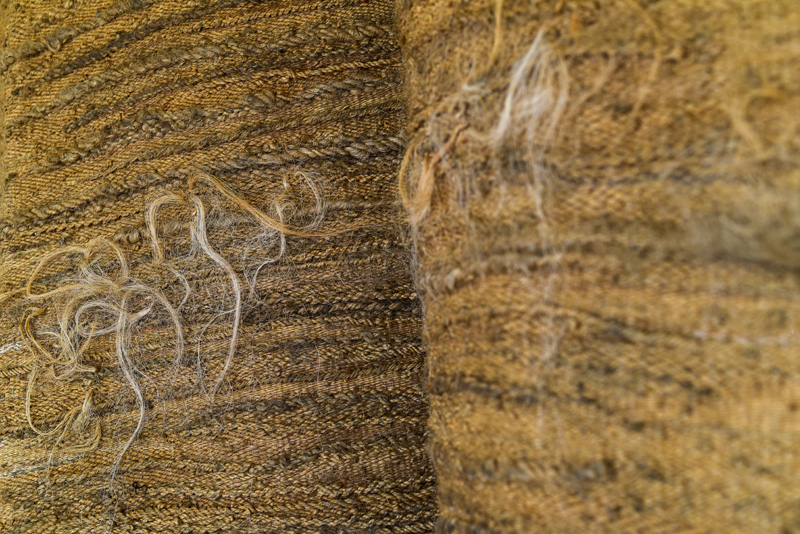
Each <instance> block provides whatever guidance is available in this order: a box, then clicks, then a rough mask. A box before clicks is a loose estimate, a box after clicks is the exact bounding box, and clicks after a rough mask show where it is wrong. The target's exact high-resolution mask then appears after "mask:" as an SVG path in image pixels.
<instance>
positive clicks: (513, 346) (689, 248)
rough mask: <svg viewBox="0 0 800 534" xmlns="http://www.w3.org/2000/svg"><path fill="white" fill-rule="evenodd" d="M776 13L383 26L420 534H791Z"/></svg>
mask: <svg viewBox="0 0 800 534" xmlns="http://www.w3.org/2000/svg"><path fill="white" fill-rule="evenodd" d="M797 8H798V4H797V2H796V1H794V0H783V1H775V0H728V1H708V0H702V1H701V0H697V1H694V0H690V1H682V2H669V1H648V2H642V1H639V0H614V1H603V2H597V1H584V0H574V1H573V0H567V1H552V2H533V1H530V2H528V1H511V0H507V1H505V2H503V1H502V0H500V1H499V2H490V1H487V0H483V1H481V0H479V1H475V2H469V3H464V2H459V1H448V0H435V1H433V0H419V1H413V2H400V3H399V4H398V19H399V25H400V31H401V38H400V41H401V45H402V47H403V57H404V65H405V70H406V84H407V89H406V91H407V94H408V97H409V121H410V124H409V132H410V139H409V147H410V148H409V150H410V155H409V157H408V160H407V161H408V166H407V169H406V170H407V173H404V175H403V176H402V177H401V178H402V179H403V182H404V184H403V188H404V193H405V196H406V201H407V205H408V207H409V210H410V212H411V216H412V218H413V219H414V220H415V221H416V222H417V224H416V227H415V240H416V247H417V262H418V270H417V277H418V282H419V285H420V287H421V288H422V289H423V291H424V293H423V302H424V306H425V312H426V319H425V322H426V339H427V342H428V344H429V369H430V374H429V389H430V396H431V397H430V402H431V420H430V431H431V435H432V453H433V459H434V465H435V469H436V475H437V480H438V482H437V484H438V486H437V491H438V499H439V503H440V518H439V520H438V523H437V525H438V527H437V528H438V531H439V532H442V533H450V532H458V533H470V534H476V533H484V532H485V533H531V532H552V533H566V532H575V533H578V532H581V533H583V532H648V533H653V532H774V533H788V532H796V531H798V530H800V508H798V503H800V486H798V484H797V477H798V475H799V474H800V455H798V454H797V445H798V443H800V408H799V407H800V358H798V354H799V353H798V348H799V347H798V346H799V345H800V280H798V268H800V249H798V246H797V243H798V236H800V215H798V213H800V202H798V199H799V198H800V145H799V144H798V139H800V132H799V131H798V124H800V119H798V113H797V111H798V109H800V34H798V31H797V30H798V28H800V10H798V9H797ZM498 13H499V23H498ZM537 36H538V37H539V39H538V41H537Z"/></svg>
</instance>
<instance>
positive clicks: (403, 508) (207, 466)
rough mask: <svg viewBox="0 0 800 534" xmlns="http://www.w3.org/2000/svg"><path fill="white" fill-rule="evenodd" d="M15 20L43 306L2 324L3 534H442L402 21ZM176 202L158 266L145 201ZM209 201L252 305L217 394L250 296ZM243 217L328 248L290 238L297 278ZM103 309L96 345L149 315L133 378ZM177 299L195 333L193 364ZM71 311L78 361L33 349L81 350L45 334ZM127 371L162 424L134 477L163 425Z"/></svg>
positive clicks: (11, 35) (6, 244) (7, 122)
mask: <svg viewBox="0 0 800 534" xmlns="http://www.w3.org/2000/svg"><path fill="white" fill-rule="evenodd" d="M2 13H3V17H4V20H5V22H6V24H5V25H4V28H5V33H4V36H3V43H2V44H3V55H2V67H3V73H2V76H3V80H2V99H3V108H4V136H3V138H4V142H5V151H4V154H3V163H4V169H5V172H4V174H3V188H2V198H1V199H0V258H2V263H0V293H4V292H5V293H9V292H11V293H13V292H14V291H17V293H14V294H12V295H11V296H8V295H6V297H5V301H4V302H3V304H2V305H3V310H2V313H0V340H1V341H0V398H2V399H3V407H2V413H1V414H0V415H1V418H0V443H2V445H0V530H2V531H3V532H8V533H22V532H35V533H37V534H43V533H49V532H63V533H78V532H92V533H94V532H106V531H109V532H153V533H163V532H187V533H188V532H191V533H200V532H209V533H210V532H220V533H222V532H225V533H231V532H259V533H262V532H329V533H333V532H348V533H351V532H376V533H377V532H387V533H388V532H392V533H396V532H409V533H411V532H426V531H430V530H431V528H432V522H433V518H434V516H435V501H434V490H433V475H432V471H431V467H430V462H429V460H428V459H427V457H426V455H425V454H424V450H423V447H424V444H425V435H426V429H425V423H426V419H427V403H426V400H425V397H424V395H423V390H422V385H421V384H422V368H423V364H424V350H423V346H422V342H421V339H420V327H421V321H420V311H419V303H418V300H417V298H416V296H415V292H414V289H413V285H412V281H411V277H410V274H409V260H408V254H407V252H406V250H405V249H404V247H403V246H402V243H401V238H400V231H399V222H400V220H401V214H400V210H399V203H398V202H397V200H396V182H395V177H396V172H397V167H398V165H399V160H400V158H401V156H402V151H403V148H404V141H403V128H404V125H405V115H404V103H403V102H402V100H401V68H400V54H399V48H398V45H397V43H396V36H395V31H394V19H393V5H392V3H391V2H387V1H382V0H381V1H366V2H362V1H358V2H354V1H350V0H334V1H327V0H326V1H318V2H298V1H282V2H266V1H264V2H260V1H243V0H220V1H186V0H164V1H158V2H155V1H149V0H125V1H114V2H111V1H108V0H104V1H83V0H75V1H73V0H69V1H66V2H65V1H63V0H57V1H56V0H46V1H42V0H39V1H35V2H14V3H10V2H4V3H3V7H2ZM208 176H211V177H213V178H215V179H217V180H219V181H220V182H221V183H223V184H224V185H226V186H227V187H228V188H229V189H230V191H232V192H233V193H235V195H236V196H235V197H234V196H232V195H229V196H226V195H225V194H222V189H220V188H219V187H216V186H214V185H213V184H211V183H210V182H209V181H208V179H207V178H204V177H208ZM315 191H316V193H318V197H319V199H321V201H323V202H324V207H325V210H324V213H323V212H322V210H321V209H320V206H318V205H317V198H316V196H315V194H316V193H315ZM164 195H168V196H169V195H172V196H171V197H169V198H172V199H173V201H171V202H170V203H169V204H168V205H164V206H163V207H162V208H161V209H159V210H158V213H157V217H156V219H157V225H156V231H157V236H158V240H159V241H160V242H161V247H162V248H163V250H164V259H163V260H161V261H159V260H158V258H157V255H156V252H155V251H154V249H153V248H152V247H151V245H152V242H151V241H152V240H151V238H150V235H149V234H148V232H147V229H146V227H145V208H146V206H147V205H148V203H149V202H151V201H153V200H154V199H158V198H163V197H164ZM193 198H194V199H197V201H198V202H201V203H202V207H203V210H205V211H206V214H207V217H206V219H205V224H206V225H207V239H208V242H209V243H210V245H211V247H213V248H214V250H215V251H216V252H218V253H219V256H220V257H221V258H223V260H224V261H227V262H229V263H230V265H231V266H232V268H233V269H234V270H235V271H236V274H237V276H238V278H239V279H240V285H241V286H242V292H243V299H244V303H243V306H242V324H241V327H240V328H239V339H238V343H237V346H236V353H235V355H234V357H233V359H232V361H231V365H230V368H229V369H228V370H227V373H226V374H225V375H224V379H222V381H221V384H220V387H219V391H218V392H217V393H216V395H215V396H212V395H211V389H212V386H213V384H214V383H215V381H216V380H217V379H218V377H221V376H222V370H223V367H224V362H225V359H226V354H227V351H228V346H229V340H230V339H231V336H232V333H233V317H234V314H233V312H232V310H233V309H234V300H235V299H234V284H233V281H232V280H231V279H229V277H228V276H226V273H225V272H224V269H223V268H222V267H221V265H223V263H222V262H221V261H218V260H216V259H213V257H212V256H210V255H208V254H204V253H203V249H202V246H201V245H202V240H201V238H200V237H197V235H195V236H193V235H192V233H191V232H197V231H198V230H197V226H196V223H195V218H196V216H197V213H198V211H199V210H200V208H198V205H196V204H193V203H192V202H193V201H192V199H193ZM232 198H239V199H244V200H245V201H247V202H250V203H251V204H252V205H253V206H255V207H257V208H258V209H259V210H262V213H264V214H266V215H268V216H270V217H273V218H275V219H276V220H280V221H283V222H285V223H286V224H287V225H288V226H289V227H291V228H294V229H303V228H305V229H306V230H307V231H306V232H305V233H306V235H305V236H303V235H297V232H295V233H291V232H289V233H284V234H283V235H284V236H285V240H286V242H285V247H284V248H285V251H284V253H283V255H282V257H280V259H275V258H277V256H278V255H279V252H280V251H281V249H282V246H283V245H282V243H281V232H271V233H270V232H265V229H264V228H263V227H261V226H260V225H259V224H257V222H256V220H255V219H253V217H251V216H250V214H249V212H248V211H247V210H244V209H242V204H241V203H238V204H237V202H234V201H232V200H231V199H232ZM315 221H317V222H319V221H321V222H319V224H316V225H315V224H313V223H314V222H315ZM309 229H310V230H309ZM198 235H199V234H198ZM98 238H105V239H107V240H108V241H102V240H98ZM108 243H111V245H109V244H108ZM87 246H89V247H90V249H87V250H88V252H85V253H84V252H80V250H82V249H78V248H74V247H87ZM70 247H73V248H70ZM114 247H118V248H119V250H121V251H122V253H123V257H124V258H125V261H127V262H128V264H129V267H130V274H129V275H126V274H125V273H124V272H123V271H124V269H123V268H122V261H123V260H121V259H120V258H119V257H117V255H116V252H115V248H114ZM64 250H68V251H69V250H71V251H72V252H69V253H67V254H65V255H63V256H58V257H53V258H52V259H51V260H50V261H48V262H47V263H46V264H45V265H44V266H43V268H42V269H41V272H40V273H38V274H37V276H36V277H35V279H34V280H33V281H32V284H31V286H30V288H29V289H30V292H31V294H34V295H35V294H41V293H43V292H45V290H54V289H58V288H64V287H67V288H68V290H65V292H62V293H55V294H53V295H52V298H39V299H35V298H34V299H33V300H31V299H25V298H22V297H23V295H22V294H20V293H19V292H18V290H19V289H20V288H24V286H25V283H26V280H28V277H29V276H30V275H31V274H32V273H33V271H34V268H35V267H36V265H37V264H38V263H39V262H40V260H42V258H45V257H46V255H47V254H51V253H53V252H56V251H64ZM270 259H273V260H274V261H272V262H271V263H265V264H264V262H267V261H268V260H270ZM261 264H264V265H263V267H261V268H260V271H259V270H258V267H259V266H260V265H261ZM92 273H94V274H96V275H97V276H96V277H95V278H99V279H100V280H101V281H102V282H96V281H95V282H92V281H91V280H92V278H91V276H90V275H92ZM256 274H257V275H258V276H257V278H255V288H254V292H252V293H251V292H250V288H249V287H248V282H252V281H253V280H254V277H255V275H256ZM181 277H182V278H181ZM70 284H73V285H76V287H73V288H72V289H69V286H70ZM92 284H94V285H93V286H92ZM103 284H105V285H103ZM126 284H127V286H126ZM134 284H139V285H140V286H141V287H140V289H138V290H135V289H134V290H130V294H129V295H128V297H126V296H125V295H120V294H119V293H120V289H119V288H121V287H123V286H126V287H129V288H130V287H133V285H134ZM78 286H80V287H78ZM89 286H91V287H89ZM87 287H88V289H87ZM137 287H139V286H137ZM81 288H83V289H81ZM143 288H147V290H146V291H145V289H143ZM185 290H191V292H190V293H189V295H188V296H185V295H186V291H185ZM79 291H84V293H80V292H79ZM159 292H160V293H159ZM83 294H85V295H86V299H85V301H86V302H91V301H92V299H94V300H95V301H96V300H101V301H102V302H106V303H109V304H108V306H109V307H107V308H97V307H96V308H93V309H91V310H89V311H87V312H86V313H85V314H84V316H86V317H89V316H91V317H92V318H93V320H95V323H94V327H95V331H102V330H103V328H105V327H106V326H107V324H108V317H107V316H104V315H103V314H104V313H106V314H111V315H112V316H113V315H114V314H115V313H116V314H117V315H121V313H120V312H119V311H118V310H119V309H123V310H124V311H125V313H126V314H127V315H128V319H127V321H128V324H130V325H134V322H135V321H137V320H139V321H140V322H139V323H136V324H135V325H134V326H132V327H131V328H129V329H127V330H125V331H126V332H128V333H129V334H130V339H127V340H125V339H123V340H122V344H123V350H125V351H127V353H126V354H127V356H125V358H127V359H128V360H130V362H129V363H130V366H128V365H126V364H125V362H126V360H125V359H124V358H123V359H120V355H119V347H118V344H117V341H116V339H115V335H114V332H106V333H103V334H102V335H100V334H96V335H95V334H92V332H91V331H90V330H91V329H90V328H89V325H84V326H85V327H83V326H81V325H77V326H76V325H75V324H73V323H77V322H80V321H79V320H78V319H76V318H75V317H74V316H73V315H74V314H73V315H70V313H69V312H70V311H71V312H76V309H77V306H79V305H80V302H84V301H83V300H80V299H78V301H77V302H76V301H74V299H76V298H77V297H76V296H75V295H83ZM67 295H70V296H71V297H69V298H73V304H74V306H75V308H73V309H72V310H70V309H69V306H67V303H68V302H69V300H68V297H67ZM159 295H163V296H164V297H165V299H166V301H168V303H170V304H171V305H172V306H174V308H175V309H176V310H177V313H178V314H179V319H180V322H181V324H182V328H183V334H184V338H185V351H184V354H183V357H182V359H180V361H178V362H177V364H178V365H177V368H176V366H175V362H174V358H175V355H176V350H177V349H176V347H177V343H178V342H177V331H176V327H175V325H174V324H173V322H172V320H171V319H172V318H171V317H170V316H169V314H168V313H167V312H166V311H165V310H166V309H167V308H166V303H165V302H164V301H159V300H158V298H157V297H158V296H159ZM182 300H183V301H184V302H183V303H181V301H182ZM114 306H116V308H114ZM65 307H66V308H65ZM65 309H66V312H67V319H66V320H67V321H72V323H69V325H67V328H68V330H70V329H71V330H70V331H73V332H74V333H75V337H76V339H75V340H73V341H74V342H75V343H81V344H82V343H83V342H87V343H88V345H87V346H88V348H87V350H86V351H85V352H84V353H83V354H82V355H81V356H80V358H79V363H80V368H77V369H73V370H70V369H68V367H69V366H68V365H65V364H64V363H63V362H60V361H56V362H50V361H49V360H48V359H47V357H46V355H45V354H44V353H42V352H37V350H34V349H30V348H29V347H28V346H26V343H27V344H28V345H32V340H33V339H35V340H37V342H38V343H41V344H42V345H43V346H44V348H45V349H46V350H48V351H52V354H56V353H58V351H60V350H62V349H63V346H61V347H59V346H58V344H57V343H55V342H54V341H53V340H52V339H51V338H48V337H47V336H46V335H45V333H46V331H47V329H48V328H51V327H52V328H56V329H57V328H58V324H57V323H58V318H59V317H60V315H59V314H60V313H62V312H64V310H65ZM115 310H116V311H115ZM138 313H141V314H146V315H145V318H144V319H140V318H139V317H138V316H136V314H138ZM82 317H83V316H82ZM26 321H27V323H26ZM104 321H105V322H104ZM26 324H27V325H28V327H29V330H30V335H28V334H26V335H25V336H23V335H22V333H21V330H20V327H22V331H23V332H24V331H25V328H26ZM70 325H72V326H70ZM82 328H83V329H82ZM109 328H111V329H112V330H113V325H112V326H111V327H109ZM121 362H122V364H121ZM127 367H130V368H131V369H133V371H132V376H133V380H134V381H135V382H136V383H138V385H139V386H140V388H141V390H142V392H143V403H142V404H143V406H144V408H145V409H146V414H147V416H146V419H145V421H144V425H143V428H142V430H141V432H140V433H139V434H138V436H135V439H133V441H132V444H131V446H130V448H129V449H128V450H127V451H126V452H125V454H124V455H122V457H121V459H120V461H119V471H118V473H117V474H116V475H115V476H114V479H113V484H112V480H111V474H112V473H111V471H112V468H113V466H114V463H115V458H117V456H118V454H119V453H120V452H121V450H122V448H123V446H124V444H125V442H126V441H127V440H129V439H130V438H131V436H134V429H135V428H136V426H137V421H138V419H139V413H140V410H139V405H138V404H139V403H138V402H137V398H136V395H135V394H134V390H133V389H132V388H131V386H130V384H129V382H128V381H127V379H126V378H125V373H124V371H123V368H127ZM34 369H35V370H36V371H35V372H34V371H33V370H34ZM32 372H33V375H31V373H32ZM69 373H72V374H69ZM29 376H34V381H33V382H34V383H33V384H32V386H31V387H29V384H28V377H29ZM56 376H59V377H61V379H59V380H57V379H56ZM64 376H67V377H68V379H67V378H64ZM199 377H202V380H201V379H200V378H199ZM26 391H31V401H30V414H31V419H32V423H33V425H30V424H29V422H28V421H27V420H26V416H25V411H26V409H25V404H26V402H25V398H26ZM61 422H63V423H64V424H63V425H62V427H59V426H58V425H59V424H60V423H61ZM97 425H99V426H97ZM32 427H35V428H36V429H38V430H39V431H40V432H42V433H43V434H48V433H50V434H51V435H45V436H38V435H37V434H36V433H35V432H34V430H33V428H32ZM53 429H56V430H57V432H55V433H52V432H51V431H52V430H53ZM98 429H99V432H100V434H96V433H95V432H96V431H97V430H98ZM98 435H99V436H100V440H99V443H95V442H94V440H95V439H96V437H97V436H98Z"/></svg>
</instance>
